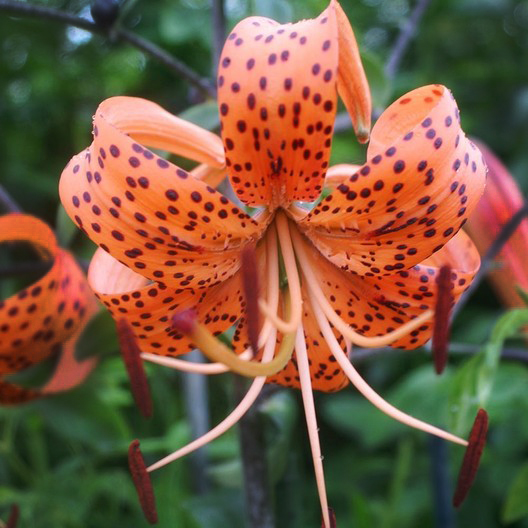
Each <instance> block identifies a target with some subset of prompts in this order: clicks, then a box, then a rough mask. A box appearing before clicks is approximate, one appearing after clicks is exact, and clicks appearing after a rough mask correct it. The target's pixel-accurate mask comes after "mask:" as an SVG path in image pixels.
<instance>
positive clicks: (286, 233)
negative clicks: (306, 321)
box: [259, 212, 302, 334]
mask: <svg viewBox="0 0 528 528" xmlns="http://www.w3.org/2000/svg"><path fill="white" fill-rule="evenodd" d="M275 224H276V226H277V233H278V235H279V241H280V247H281V252H282V258H283V260H284V268H285V269H286V276H287V278H288V290H289V292H290V296H291V306H292V310H293V312H292V314H291V316H290V319H289V320H288V321H287V322H286V321H284V320H283V319H281V318H280V317H279V316H278V315H277V314H276V310H275V311H274V310H272V309H271V308H270V307H269V306H268V305H267V304H266V302H264V300H262V299H261V300H259V307H260V309H261V311H262V313H264V314H265V315H266V317H268V318H269V319H270V320H271V322H272V323H273V324H274V325H275V327H276V328H277V329H278V330H280V331H281V332H282V333H283V334H290V333H292V332H295V331H296V330H297V327H298V326H299V323H300V322H301V317H302V294H301V283H300V280H299V272H298V270H297V262H296V260H295V253H294V251H293V244H292V237H291V235H292V231H291V230H290V227H289V225H288V224H289V223H288V219H287V218H286V216H285V215H284V213H282V212H278V213H277V217H276V221H275Z"/></svg>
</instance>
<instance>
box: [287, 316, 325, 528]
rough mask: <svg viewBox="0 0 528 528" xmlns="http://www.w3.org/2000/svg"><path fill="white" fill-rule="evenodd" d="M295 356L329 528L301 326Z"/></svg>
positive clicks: (316, 476) (318, 486)
mask: <svg viewBox="0 0 528 528" xmlns="http://www.w3.org/2000/svg"><path fill="white" fill-rule="evenodd" d="M295 354H296V357H297V367H298V369H299V378H300V384H301V394H302V401H303V406H304V415H305V417H306V425H307V427H308V437H309V439H310V448H311V451H312V459H313V463H314V471H315V480H316V482H317V490H318V492H319V501H320V503H321V511H322V514H323V528H330V527H331V524H330V516H329V514H328V499H327V496H326V487H325V478H324V471H323V457H322V456H321V445H320V443H319V433H318V427H317V417H316V415H315V405H314V399H313V391H312V381H311V378H310V366H309V364H308V353H307V351H306V342H305V340H304V329H303V327H302V325H300V326H299V328H298V330H297V336H296V339H295Z"/></svg>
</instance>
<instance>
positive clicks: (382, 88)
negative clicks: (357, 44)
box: [361, 52, 392, 108]
mask: <svg viewBox="0 0 528 528" xmlns="http://www.w3.org/2000/svg"><path fill="white" fill-rule="evenodd" d="M361 61H362V62H363V67H364V68H365V74H366V75H367V79H368V82H369V86H370V93H371V96H372V107H373V108H385V107H386V106H387V102H388V100H389V98H390V96H391V94H392V83H391V81H390V79H389V78H388V77H387V76H386V75H385V70H384V66H383V63H382V61H381V60H380V58H379V57H378V56H377V55H375V54H374V53H369V52H362V53H361Z"/></svg>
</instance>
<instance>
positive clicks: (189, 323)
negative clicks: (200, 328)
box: [172, 308, 196, 335]
mask: <svg viewBox="0 0 528 528" xmlns="http://www.w3.org/2000/svg"><path fill="white" fill-rule="evenodd" d="M172 326H173V328H174V330H176V331H178V332H180V334H183V335H189V334H191V333H192V332H193V330H194V328H195V326H196V312H195V311H194V310H193V309H192V308H189V309H187V310H182V311H181V312H177V313H175V314H174V315H173V316H172Z"/></svg>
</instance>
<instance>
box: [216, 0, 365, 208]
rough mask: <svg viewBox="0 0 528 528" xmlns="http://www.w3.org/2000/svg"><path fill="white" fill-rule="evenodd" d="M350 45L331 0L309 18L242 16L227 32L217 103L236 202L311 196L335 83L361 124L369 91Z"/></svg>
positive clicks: (325, 152)
mask: <svg viewBox="0 0 528 528" xmlns="http://www.w3.org/2000/svg"><path fill="white" fill-rule="evenodd" d="M337 12H339V14H338V13H337ZM354 46H355V41H354V37H353V33H352V29H351V28H350V25H349V24H348V21H347V20H346V17H345V15H344V14H343V13H342V12H341V10H340V8H339V4H338V3H337V2H336V1H332V2H331V4H330V5H329V7H328V8H327V9H326V10H325V11H323V13H322V14H321V15H320V16H319V17H318V18H316V19H311V20H304V21H302V22H298V23H296V24H284V25H281V24H278V23H277V22H275V21H274V20H270V19H267V18H262V17H250V18H247V19H245V20H243V21H242V22H240V23H239V24H238V25H237V26H236V27H235V28H234V30H233V31H232V33H231V34H230V35H229V37H228V39H227V41H226V44H225V46H224V49H223V52H222V57H221V59H220V65H219V71H218V102H219V105H220V116H221V122H222V138H223V141H224V146H225V151H226V164H227V169H228V173H229V177H230V180H231V183H232V185H233V187H234V189H235V192H236V194H237V196H238V197H239V198H240V199H241V200H242V201H243V202H244V203H246V204H248V205H266V206H268V207H270V208H271V209H274V208H275V207H276V206H277V205H278V204H283V205H284V204H289V203H290V202H292V201H294V200H302V201H313V200H315V199H316V198H317V197H318V196H319V194H320V192H321V190H322V187H323V181H324V177H325V173H326V169H327V167H328V160H329V156H330V147H331V144H332V132H333V126H334V118H335V112H336V104H337V88H338V87H339V88H340V93H342V95H343V96H344V99H345V102H346V103H347V106H348V107H349V108H351V109H353V110H352V113H353V115H354V117H353V120H354V122H355V123H356V124H358V122H359V121H361V123H362V124H361V125H359V126H362V127H365V126H368V124H367V123H365V121H366V119H367V118H366V117H365V114H367V113H370V111H369V108H370V107H368V108H367V109H366V108H365V101H367V100H368V102H369V104H370V96H369V95H368V87H367V85H366V79H365V75H364V72H363V69H362V66H361V62H360V60H359V55H358V53H357V46H355V49H354ZM351 79H355V81H354V84H353V85H350V86H347V82H348V81H350V80H351ZM362 91H363V92H365V93H362V94H361V95H359V92H362ZM358 109H359V110H360V111H359V112H358ZM358 116H360V117H358ZM368 119H370V118H368Z"/></svg>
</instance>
